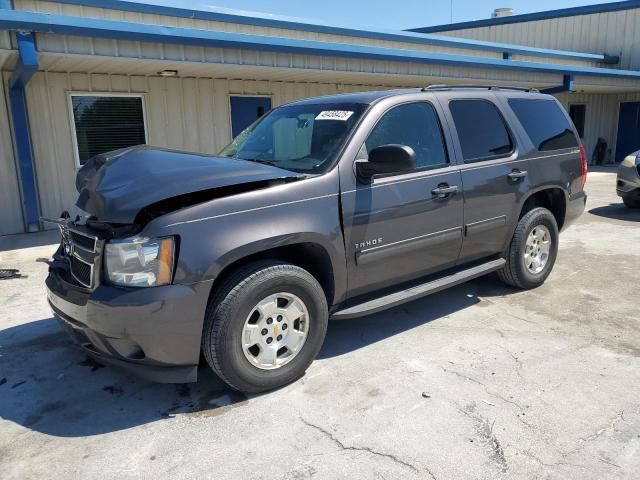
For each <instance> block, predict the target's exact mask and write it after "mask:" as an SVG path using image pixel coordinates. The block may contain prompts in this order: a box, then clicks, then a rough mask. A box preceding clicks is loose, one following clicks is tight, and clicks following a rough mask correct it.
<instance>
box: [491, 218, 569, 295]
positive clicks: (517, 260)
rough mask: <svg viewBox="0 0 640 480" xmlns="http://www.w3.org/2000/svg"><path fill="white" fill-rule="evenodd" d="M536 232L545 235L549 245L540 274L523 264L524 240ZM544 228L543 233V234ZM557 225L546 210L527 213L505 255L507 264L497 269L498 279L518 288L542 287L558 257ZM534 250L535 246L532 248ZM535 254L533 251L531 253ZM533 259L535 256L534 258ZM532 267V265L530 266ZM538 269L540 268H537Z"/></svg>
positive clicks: (525, 242)
mask: <svg viewBox="0 0 640 480" xmlns="http://www.w3.org/2000/svg"><path fill="white" fill-rule="evenodd" d="M534 229H536V232H534V233H536V234H539V233H540V232H543V233H544V234H545V236H546V235H547V234H548V236H549V237H550V238H549V241H550V245H549V251H548V254H547V257H546V262H545V263H544V266H543V267H542V268H541V270H540V271H536V272H534V271H532V270H530V269H529V268H527V265H525V263H526V261H525V253H527V248H528V246H527V240H528V239H529V238H530V235H531V233H532V232H533V231H534ZM545 229H546V232H545ZM558 239H559V235H558V224H557V222H556V219H555V217H554V216H553V214H552V213H551V212H550V211H549V210H547V209H546V208H542V207H538V208H534V209H532V210H530V211H529V212H527V213H526V214H525V215H524V216H523V217H522V218H521V219H520V221H519V222H518V225H517V226H516V229H515V232H514V234H513V237H512V239H511V243H510V245H509V248H508V249H507V252H506V254H505V260H506V261H507V263H506V264H505V266H504V267H502V268H501V269H500V270H498V272H497V273H498V277H499V278H500V280H502V281H503V282H504V283H506V284H507V285H511V286H513V287H518V288H522V289H525V290H526V289H532V288H537V287H539V286H540V285H542V284H543V283H544V282H545V280H546V279H547V277H548V276H549V274H550V273H551V270H552V269H553V265H554V263H555V261H556V257H557V256H558ZM534 248H535V247H534ZM534 251H535V250H534ZM534 256H535V255H534ZM533 266H534V267H535V266H536V265H533ZM537 267H540V265H537Z"/></svg>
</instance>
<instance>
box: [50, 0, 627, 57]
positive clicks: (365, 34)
mask: <svg viewBox="0 0 640 480" xmlns="http://www.w3.org/2000/svg"><path fill="white" fill-rule="evenodd" d="M52 1H54V2H57V3H63V4H69V5H79V6H87V7H95V8H104V9H112V10H120V11H128V12H137V13H143V14H152V15H163V16H168V17H178V18H191V19H198V20H207V21H212V22H227V23H236V24H242V25H253V26H259V27H269V28H281V29H286V30H296V31H302V32H314V33H324V34H330V35H344V36H349V37H359V38H370V39H375V40H387V41H394V42H405V43H415V44H423V45H434V46H441V47H449V48H464V49H470V50H484V51H488V52H497V53H510V54H514V55H530V56H536V57H550V58H564V59H570V60H578V61H587V62H603V63H611V64H615V63H618V62H619V60H620V59H619V58H618V57H616V56H611V55H604V54H603V55H601V54H593V53H583V52H570V51H564V50H553V49H545V48H536V47H530V46H526V45H512V44H505V43H496V42H487V41H482V40H473V39H466V38H454V37H448V36H444V35H428V34H423V33H415V32H410V31H393V30H365V29H360V28H353V27H350V26H348V27H347V26H336V25H326V24H322V23H317V22H312V21H306V20H302V19H298V18H291V17H282V16H277V15H270V14H266V13H259V12H246V11H241V10H233V9H228V8H220V7H213V6H212V7H209V8H208V9H207V10H206V11H203V10H195V9H189V8H181V7H168V6H162V5H152V4H148V3H139V2H130V1H124V0H52Z"/></svg>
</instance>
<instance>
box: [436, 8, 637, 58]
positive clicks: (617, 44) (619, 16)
mask: <svg viewBox="0 0 640 480" xmlns="http://www.w3.org/2000/svg"><path fill="white" fill-rule="evenodd" d="M639 25H640V8H635V9H629V10H622V11H618V12H605V13H594V14H590V15H577V16H574V17H561V18H554V19H549V20H537V21H533V22H521V23H512V24H507V25H495V26H491V27H479V28H469V29H463V30H452V31H450V32H439V33H438V34H439V35H448V36H453V37H461V38H470V39H476V40H486V41H490V42H505V43H515V44H519V45H529V46H535V47H540V48H553V49H558V50H570V51H574V52H590V53H608V54H610V55H619V56H620V58H621V62H620V64H619V65H617V67H618V68H623V69H628V70H638V69H640V28H638V26H639Z"/></svg>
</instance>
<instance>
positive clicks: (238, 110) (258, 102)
mask: <svg viewBox="0 0 640 480" xmlns="http://www.w3.org/2000/svg"><path fill="white" fill-rule="evenodd" d="M230 105H231V133H232V135H233V138H236V137H237V136H238V135H240V133H242V131H243V130H244V129H245V128H247V127H248V126H249V125H251V124H252V123H253V122H255V121H256V120H257V119H259V118H260V117H261V116H263V115H264V114H265V113H267V112H268V111H269V110H271V99H270V98H269V97H246V96H239V95H232V96H231V99H230Z"/></svg>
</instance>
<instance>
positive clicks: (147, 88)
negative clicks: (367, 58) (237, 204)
mask: <svg viewBox="0 0 640 480" xmlns="http://www.w3.org/2000/svg"><path fill="white" fill-rule="evenodd" d="M376 88H379V87H375V86H371V87H366V86H342V85H341V86H338V85H335V84H320V83H287V82H267V81H255V80H224V79H211V78H162V77H141V76H125V75H101V74H66V73H51V72H50V73H38V74H36V75H35V76H34V77H33V79H32V80H31V83H30V84H29V87H28V88H27V102H28V108H29V115H30V122H31V128H32V134H33V136H32V139H33V148H34V156H35V162H36V170H37V172H38V189H39V193H40V205H41V209H42V215H45V216H57V215H59V214H60V212H61V211H63V210H65V209H69V210H70V211H72V206H73V203H74V202H75V199H76V196H77V192H76V190H75V185H74V181H75V173H76V168H75V161H74V151H73V149H74V147H73V145H74V144H73V136H72V135H73V134H72V131H71V117H70V112H69V106H68V97H67V96H68V93H69V92H90V91H93V92H105V93H106V92H125V93H142V94H144V103H145V113H146V119H147V127H148V132H147V135H148V138H149V143H150V144H152V145H157V146H161V147H169V148H175V149H178V150H187V151H193V152H203V153H216V152H217V151H219V150H220V149H221V148H222V147H224V146H225V145H226V144H227V143H228V142H229V141H230V140H231V132H230V121H229V119H230V111H229V95H232V94H244V95H247V94H251V95H269V96H271V98H272V103H273V106H277V105H280V104H282V103H286V102H289V101H292V100H296V99H301V98H306V97H312V96H318V95H324V94H332V93H339V92H343V91H356V90H367V89H376Z"/></svg>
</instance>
